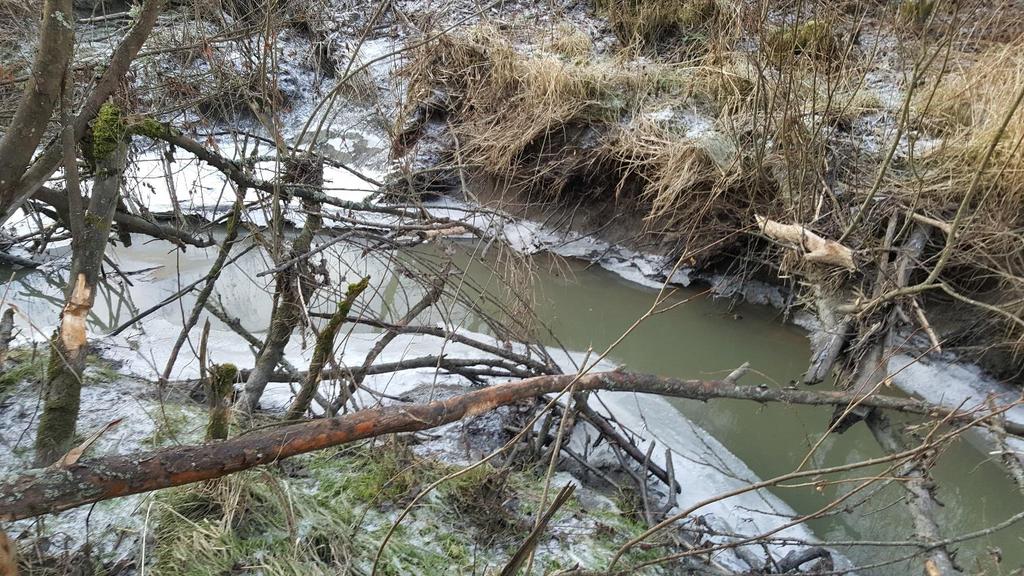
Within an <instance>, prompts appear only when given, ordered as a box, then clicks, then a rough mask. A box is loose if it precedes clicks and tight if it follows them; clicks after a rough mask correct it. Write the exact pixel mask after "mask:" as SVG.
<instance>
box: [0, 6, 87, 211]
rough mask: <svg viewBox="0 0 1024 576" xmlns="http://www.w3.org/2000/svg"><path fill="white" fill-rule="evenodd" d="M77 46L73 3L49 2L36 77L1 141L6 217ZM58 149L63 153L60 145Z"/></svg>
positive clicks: (0, 195)
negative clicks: (75, 45)
mask: <svg viewBox="0 0 1024 576" xmlns="http://www.w3.org/2000/svg"><path fill="white" fill-rule="evenodd" d="M74 44H75V28H74V13H73V12H72V7H71V0H46V3H45V4H44V5H43V22H42V25H41V27H40V34H39V49H38V51H37V53H36V59H35V62H34V63H33V64H32V75H31V76H30V77H29V79H28V82H26V84H25V90H24V92H22V95H21V101H20V102H19V103H18V108H17V110H15V112H14V117H13V118H12V119H11V123H10V125H8V127H7V131H6V132H4V135H3V137H2V138H0V210H2V211H3V213H4V214H8V213H13V211H14V210H13V209H14V208H17V206H14V204H15V201H16V192H17V188H18V183H19V182H20V181H21V178H22V176H23V175H24V174H25V171H26V169H28V166H29V162H31V161H32V155H33V154H35V151H36V147H38V146H39V143H40V142H41V141H42V139H43V134H44V133H45V132H46V127H47V125H48V124H49V123H50V117H51V116H52V115H53V111H54V109H55V108H56V107H57V103H58V102H60V96H61V90H62V87H63V84H64V71H65V70H66V69H67V67H68V62H70V61H71V53H72V52H73V51H74ZM57 148H58V151H59V150H60V146H59V145H58V146H57ZM58 161H59V158H58ZM18 206H20V204H18ZM4 221H6V218H4Z"/></svg>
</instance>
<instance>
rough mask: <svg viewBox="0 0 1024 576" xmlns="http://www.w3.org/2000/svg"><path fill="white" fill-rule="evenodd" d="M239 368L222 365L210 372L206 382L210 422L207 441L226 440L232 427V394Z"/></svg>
mask: <svg viewBox="0 0 1024 576" xmlns="http://www.w3.org/2000/svg"><path fill="white" fill-rule="evenodd" d="M237 376H238V368H235V365H234V364H220V365H217V366H214V367H213V368H212V369H211V370H210V374H209V376H208V378H207V381H206V403H207V406H208V407H209V409H210V421H209V423H208V424H207V425H206V439H207V440H226V439H227V437H228V428H230V426H231V392H232V391H234V389H235V378H236V377H237Z"/></svg>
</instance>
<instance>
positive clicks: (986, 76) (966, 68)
mask: <svg viewBox="0 0 1024 576" xmlns="http://www.w3.org/2000/svg"><path fill="white" fill-rule="evenodd" d="M1022 49H1024V41H1020V40H1018V41H1016V42H1013V43H1010V44H1008V45H1000V46H995V47H992V48H990V49H988V50H986V51H984V52H982V53H981V54H979V55H978V56H977V57H976V58H974V59H972V60H971V61H969V62H966V63H963V64H961V65H960V66H959V68H958V69H957V70H955V71H954V72H952V73H949V74H946V75H943V76H941V77H939V78H937V79H936V80H935V82H936V85H935V86H934V88H935V95H934V97H930V94H925V95H923V96H922V97H921V98H919V99H918V101H917V102H915V104H916V112H917V113H918V114H919V122H920V124H921V125H922V126H923V127H924V128H925V129H926V130H928V131H929V132H930V133H932V134H934V135H935V136H937V137H939V138H941V145H939V146H937V147H935V148H934V149H933V150H930V151H928V152H926V153H925V154H924V155H923V158H922V160H921V165H922V180H923V183H922V190H921V192H920V199H919V200H918V202H917V203H918V205H919V206H920V207H919V210H921V211H923V212H925V213H927V214H929V215H931V216H933V217H936V218H938V219H940V220H946V221H949V220H951V219H952V218H953V215H954V213H955V212H956V211H957V209H958V207H959V204H960V203H961V202H962V201H963V198H964V195H965V194H966V192H967V191H968V190H969V189H970V188H971V184H972V181H973V180H974V179H975V176H976V175H977V178H978V182H977V183H976V184H975V186H976V193H975V195H974V197H973V200H972V201H971V202H970V204H971V205H970V206H967V207H966V210H967V212H966V214H965V215H966V219H965V220H964V221H963V222H962V223H961V226H960V227H959V233H958V244H957V246H956V250H955V252H953V255H952V257H951V261H950V264H951V270H950V272H949V274H948V278H949V279H951V280H952V281H954V282H956V284H957V285H959V286H963V287H965V288H967V289H968V291H970V292H972V293H974V294H975V295H976V296H977V297H978V298H980V299H982V300H985V301H986V302H989V303H992V304H995V305H998V306H999V307H1000V308H1001V309H1002V310H1004V311H1005V312H1006V314H998V313H994V314H989V315H990V316H992V320H993V321H996V322H998V324H999V325H1002V326H1004V327H1005V331H1006V337H1007V341H1008V343H1009V344H1010V345H1011V347H1012V348H1013V349H1014V350H1015V351H1016V353H1017V354H1020V353H1022V352H1024V326H1022V325H1021V324H1020V323H1019V322H1018V321H1014V319H1013V317H1016V318H1017V319H1020V318H1024V249H1022V246H1024V110H1020V109H1018V110H1017V111H1016V113H1015V114H1013V115H1012V116H1010V117H1009V119H1008V121H1007V114H1008V111H1009V110H1011V107H1012V106H1013V104H1014V100H1015V99H1016V98H1017V97H1018V95H1019V94H1020V92H1021V90H1024V51H1022ZM993 142H994V143H995V144H994V147H993ZM989 148H992V154H991V157H990V158H989V161H988V163H987V166H985V167H984V168H983V167H982V166H983V162H984V159H985V157H986V154H987V153H988V151H989ZM989 312H991V311H989Z"/></svg>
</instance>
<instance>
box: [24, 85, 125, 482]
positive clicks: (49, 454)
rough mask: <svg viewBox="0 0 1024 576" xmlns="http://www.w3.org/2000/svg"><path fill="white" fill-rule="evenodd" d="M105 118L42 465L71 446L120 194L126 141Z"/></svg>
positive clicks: (56, 364) (68, 293)
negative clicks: (90, 323) (91, 319)
mask: <svg viewBox="0 0 1024 576" xmlns="http://www.w3.org/2000/svg"><path fill="white" fill-rule="evenodd" d="M103 115H104V118H102V119H101V120H98V121H97V122H98V125H97V126H96V127H95V129H94V132H95V133H96V134H97V136H96V137H95V138H94V142H93V149H94V150H95V151H99V152H100V155H99V156H98V157H97V158H96V159H95V161H96V179H95V182H94V183H93V189H92V195H91V196H90V198H89V206H88V208H87V209H86V211H85V213H84V214H83V222H82V223H81V226H80V227H79V229H80V230H81V238H80V240H79V241H78V242H74V243H72V257H71V270H70V274H69V276H68V286H67V288H66V289H65V304H64V309H63V311H62V312H61V316H60V324H59V326H58V328H57V330H56V332H55V334H54V337H53V339H52V342H51V348H50V362H49V368H48V370H47V375H46V384H45V386H44V392H43V394H44V396H43V398H44V404H43V413H42V416H41V417H40V419H39V428H38V431H37V435H36V464H37V465H38V466H45V465H48V464H50V463H52V462H54V461H56V460H57V459H58V458H60V457H61V455H63V454H64V453H65V452H67V450H68V449H70V448H71V447H72V446H71V444H72V442H73V440H74V437H75V423H76V420H77V419H78V409H79V400H80V395H81V389H82V372H83V370H84V369H85V358H86V354H87V352H88V342H87V336H86V319H87V318H88V316H89V312H90V311H91V310H92V306H93V303H94V302H95V300H96V286H97V284H98V283H99V281H100V273H101V271H102V267H103V255H104V253H105V252H106V248H107V238H108V236H109V235H110V226H111V222H112V220H113V218H114V211H115V210H116V209H117V200H118V198H119V197H120V192H121V177H122V175H123V173H124V166H125V161H126V159H127V154H128V143H127V140H126V138H125V136H124V134H123V126H122V125H121V119H120V113H119V112H118V111H117V109H116V108H115V107H114V106H112V105H111V106H110V108H109V109H108V110H107V111H106V112H105V113H103Z"/></svg>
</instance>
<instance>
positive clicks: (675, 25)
mask: <svg viewBox="0 0 1024 576" xmlns="http://www.w3.org/2000/svg"><path fill="white" fill-rule="evenodd" d="M595 4H596V8H597V11H598V13H600V14H602V15H603V16H604V17H606V18H607V19H608V22H609V23H610V24H611V26H612V30H613V32H614V33H615V36H616V38H618V40H619V42H621V43H622V44H623V45H624V46H627V47H635V48H641V49H650V48H656V47H658V45H659V44H664V43H666V41H669V40H672V41H682V42H686V41H687V40H707V39H708V32H709V30H711V29H712V28H714V27H715V26H716V25H719V24H721V21H722V20H723V19H724V17H725V16H726V15H727V14H729V13H730V12H731V7H730V6H729V4H728V3H722V2H719V1H718V0H596V3H595Z"/></svg>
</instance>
